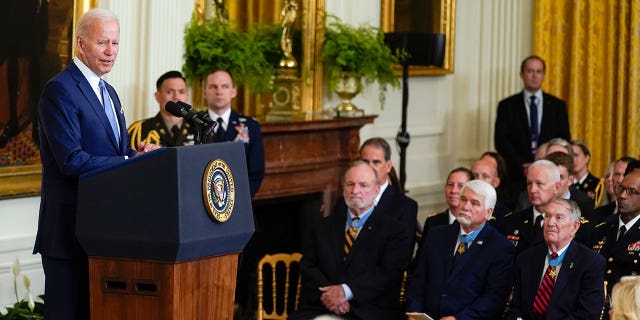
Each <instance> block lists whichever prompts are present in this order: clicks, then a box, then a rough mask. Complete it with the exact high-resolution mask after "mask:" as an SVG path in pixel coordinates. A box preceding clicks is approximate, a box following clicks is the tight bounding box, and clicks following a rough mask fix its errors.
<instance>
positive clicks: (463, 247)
mask: <svg viewBox="0 0 640 320" xmlns="http://www.w3.org/2000/svg"><path fill="white" fill-rule="evenodd" d="M495 202H496V191H495V189H494V188H493V187H492V186H491V185H490V184H488V183H486V182H484V181H481V180H472V181H469V182H467V183H466V184H465V185H464V187H463V188H462V194H461V196H460V203H459V205H458V207H457V208H456V215H457V217H456V218H457V220H458V222H459V224H458V225H444V226H437V227H434V228H432V229H431V230H430V231H429V233H428V234H427V235H426V237H425V238H424V239H423V243H422V245H421V248H422V250H421V251H420V253H419V255H418V256H417V257H416V260H417V261H416V266H415V272H414V273H413V274H412V275H411V277H410V278H409V282H408V287H407V311H410V312H424V313H427V314H428V315H430V316H431V317H433V318H434V319H442V320H455V319H478V320H480V319H486V320H494V319H499V318H500V316H501V315H502V314H503V312H504V305H505V303H506V301H507V298H508V296H509V291H510V289H511V281H510V280H511V279H510V277H509V274H510V273H511V268H512V266H513V258H514V249H513V246H512V245H511V244H510V243H509V241H507V240H506V239H505V238H504V237H503V236H502V235H501V234H500V233H499V232H498V231H496V230H495V229H494V228H493V227H492V226H491V225H490V224H489V223H487V220H488V219H489V217H491V212H492V211H493V206H494V204H495Z"/></svg>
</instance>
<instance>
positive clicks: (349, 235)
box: [344, 217, 360, 257]
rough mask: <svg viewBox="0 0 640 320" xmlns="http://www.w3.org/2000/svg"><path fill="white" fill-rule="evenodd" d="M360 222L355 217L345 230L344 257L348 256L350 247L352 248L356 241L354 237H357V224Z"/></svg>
mask: <svg viewBox="0 0 640 320" xmlns="http://www.w3.org/2000/svg"><path fill="white" fill-rule="evenodd" d="M358 221H360V218H358V217H355V218H353V219H351V222H352V223H351V225H350V226H349V228H347V232H345V234H344V239H345V242H344V255H345V257H346V256H347V255H349V251H351V247H352V246H353V242H354V241H355V240H356V236H357V235H358V226H357V223H358Z"/></svg>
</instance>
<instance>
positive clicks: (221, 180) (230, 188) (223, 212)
mask: <svg viewBox="0 0 640 320" xmlns="http://www.w3.org/2000/svg"><path fill="white" fill-rule="evenodd" d="M202 195H203V197H204V203H205V207H206V208H207V212H208V214H209V217H211V219H213V220H215V221H218V222H225V221H227V220H229V218H230V217H231V213H232V212H233V205H234V202H235V184H234V182H233V176H232V175H231V169H230V168H229V165H228V164H227V163H226V162H225V161H224V160H222V159H216V160H213V161H211V162H209V164H208V165H207V167H206V169H205V172H204V177H203V179H202Z"/></svg>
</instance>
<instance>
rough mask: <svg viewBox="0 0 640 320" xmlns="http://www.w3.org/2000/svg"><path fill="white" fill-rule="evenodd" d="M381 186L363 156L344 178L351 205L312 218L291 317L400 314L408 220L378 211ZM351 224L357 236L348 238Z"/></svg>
mask: <svg viewBox="0 0 640 320" xmlns="http://www.w3.org/2000/svg"><path fill="white" fill-rule="evenodd" d="M378 191H379V187H378V182H377V177H376V173H375V171H374V170H373V169H372V168H371V167H370V166H369V165H367V164H366V163H365V162H363V161H356V162H355V163H354V164H352V165H351V167H350V168H349V169H348V170H347V172H346V173H345V176H344V182H343V195H344V198H345V201H346V203H347V207H348V209H347V210H344V211H336V212H334V213H333V214H332V215H330V216H328V217H326V218H323V219H322V220H320V221H319V222H317V223H313V224H312V225H311V226H310V231H309V232H308V233H306V234H305V237H304V240H303V242H302V254H303V256H302V260H301V262H300V272H301V274H302V293H301V296H300V299H301V301H300V305H299V307H298V309H297V310H296V311H295V312H294V313H292V314H291V315H289V319H296V320H297V319H315V317H317V316H319V315H323V314H332V315H339V316H341V317H342V318H344V319H363V320H364V319H389V320H396V319H402V316H403V310H402V308H401V307H400V286H401V283H402V275H403V272H404V270H405V268H406V267H407V265H408V263H409V259H410V257H411V247H412V243H411V242H410V240H409V237H408V235H407V232H406V229H407V227H406V226H405V224H403V223H402V222H400V221H398V220H397V219H395V218H393V217H391V216H389V215H387V214H384V213H382V212H379V211H378V210H374V206H373V201H374V198H375V197H376V195H377V194H378ZM356 218H357V219H356ZM351 228H355V230H353V231H354V232H355V234H356V235H355V237H354V238H355V240H349V242H347V239H346V236H347V231H348V230H350V229H351ZM348 244H349V246H350V249H349V250H347V249H346V247H347V245H348Z"/></svg>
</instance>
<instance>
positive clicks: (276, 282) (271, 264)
mask: <svg viewBox="0 0 640 320" xmlns="http://www.w3.org/2000/svg"><path fill="white" fill-rule="evenodd" d="M301 258H302V254H300V253H276V254H267V255H265V256H264V257H262V259H260V261H259V262H258V320H263V319H278V320H285V319H287V314H288V312H289V311H293V310H295V309H296V308H297V307H298V300H299V298H300V287H301V283H300V268H299V265H300V259H301ZM292 266H293V268H292ZM269 271H270V272H271V274H270V275H269V273H268V272H269ZM292 277H293V279H292ZM265 279H266V280H267V281H268V280H269V279H271V286H268V285H267V286H265V283H264V281H265ZM291 285H293V286H294V287H293V288H294V290H290V286H291ZM265 296H266V297H268V296H270V297H271V303H270V306H269V305H268V304H266V308H265V302H266V301H265V300H264V299H265ZM267 301H268V300H267ZM290 303H293V308H292V309H291V310H289V305H290ZM267 310H270V312H267ZM278 310H280V312H278Z"/></svg>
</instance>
